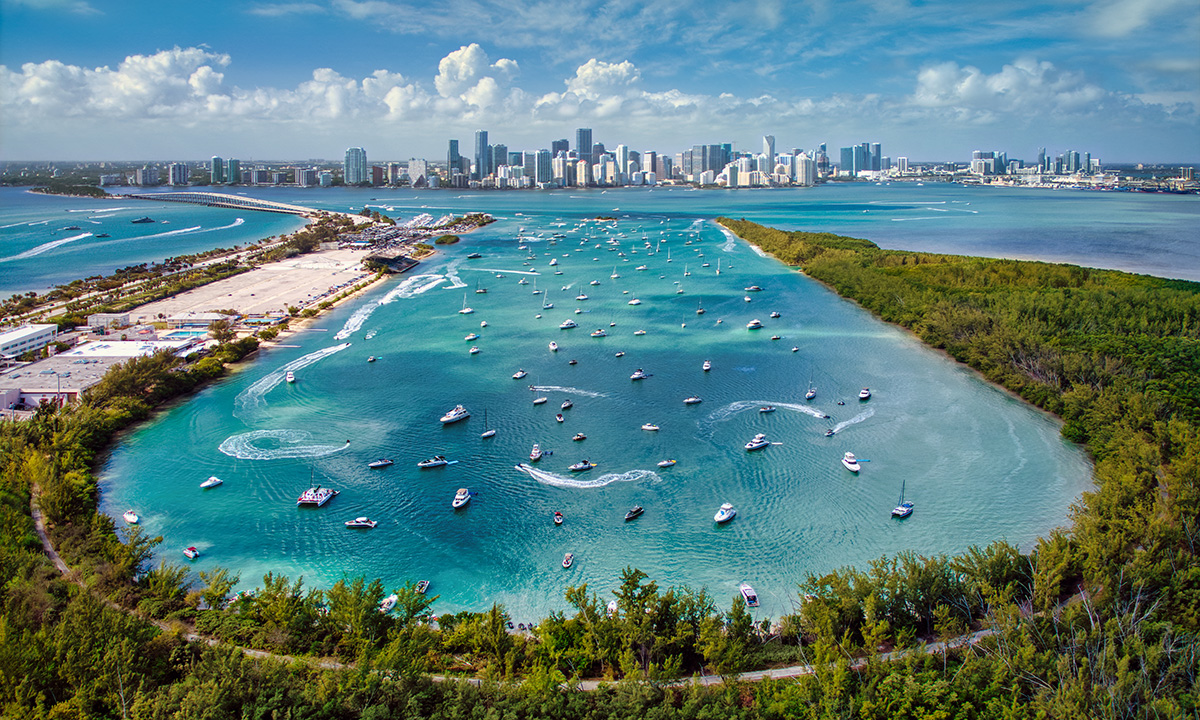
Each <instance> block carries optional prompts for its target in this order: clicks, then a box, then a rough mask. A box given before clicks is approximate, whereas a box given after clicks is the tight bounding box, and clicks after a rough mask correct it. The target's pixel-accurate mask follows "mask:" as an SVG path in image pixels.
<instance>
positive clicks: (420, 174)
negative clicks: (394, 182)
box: [408, 158, 429, 187]
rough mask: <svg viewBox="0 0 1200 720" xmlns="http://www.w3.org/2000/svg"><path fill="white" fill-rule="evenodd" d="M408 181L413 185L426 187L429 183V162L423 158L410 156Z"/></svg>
mask: <svg viewBox="0 0 1200 720" xmlns="http://www.w3.org/2000/svg"><path fill="white" fill-rule="evenodd" d="M408 183H409V184H410V185H412V186H413V187H425V186H426V185H428V184H429V163H427V162H425V160H424V159H423V158H409V160H408Z"/></svg>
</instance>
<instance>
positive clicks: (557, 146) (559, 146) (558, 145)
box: [550, 138, 571, 157]
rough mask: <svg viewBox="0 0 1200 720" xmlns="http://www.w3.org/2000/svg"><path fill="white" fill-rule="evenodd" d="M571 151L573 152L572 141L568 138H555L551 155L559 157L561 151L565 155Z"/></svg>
mask: <svg viewBox="0 0 1200 720" xmlns="http://www.w3.org/2000/svg"><path fill="white" fill-rule="evenodd" d="M569 152H571V141H570V140H567V139H566V138H563V139H562V140H554V141H552V142H551V143H550V155H551V157H558V154H559V153H562V154H563V156H564V157H565V156H566V154H567V153H569Z"/></svg>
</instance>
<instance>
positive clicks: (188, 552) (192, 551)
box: [183, 545, 200, 560]
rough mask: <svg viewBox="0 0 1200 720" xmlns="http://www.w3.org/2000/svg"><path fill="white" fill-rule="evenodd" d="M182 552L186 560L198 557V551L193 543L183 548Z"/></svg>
mask: <svg viewBox="0 0 1200 720" xmlns="http://www.w3.org/2000/svg"><path fill="white" fill-rule="evenodd" d="M183 554H184V556H186V557H187V559H188V560H195V559H196V558H198V557H200V551H199V550H197V549H196V546H195V545H193V546H191V547H187V548H184V549H183Z"/></svg>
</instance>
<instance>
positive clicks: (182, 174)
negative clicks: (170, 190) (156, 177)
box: [167, 163, 190, 185]
mask: <svg viewBox="0 0 1200 720" xmlns="http://www.w3.org/2000/svg"><path fill="white" fill-rule="evenodd" d="M189 173H190V168H189V167H188V165H187V163H171V166H170V168H169V169H168V171H167V182H168V183H169V184H171V185H187V184H188V175H189Z"/></svg>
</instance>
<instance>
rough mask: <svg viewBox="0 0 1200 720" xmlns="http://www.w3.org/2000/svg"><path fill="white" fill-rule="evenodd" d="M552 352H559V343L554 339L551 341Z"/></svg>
mask: <svg viewBox="0 0 1200 720" xmlns="http://www.w3.org/2000/svg"><path fill="white" fill-rule="evenodd" d="M550 352H558V343H556V342H554V341H551V342H550Z"/></svg>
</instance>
